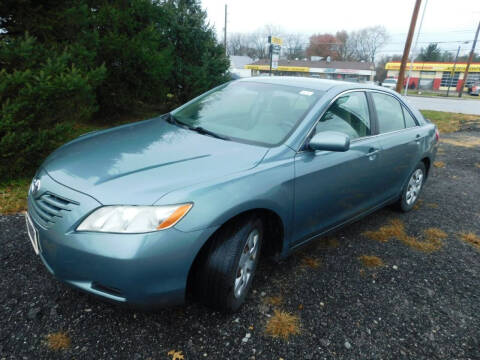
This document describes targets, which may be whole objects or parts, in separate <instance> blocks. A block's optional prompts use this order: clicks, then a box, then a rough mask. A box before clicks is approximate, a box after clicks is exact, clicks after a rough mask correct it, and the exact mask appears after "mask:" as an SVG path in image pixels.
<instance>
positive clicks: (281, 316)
mask: <svg viewBox="0 0 480 360" xmlns="http://www.w3.org/2000/svg"><path fill="white" fill-rule="evenodd" d="M265 332H266V333H267V334H268V335H270V336H272V337H280V338H282V339H284V340H287V339H288V338H289V337H290V336H292V335H298V334H300V318H299V317H298V316H297V315H293V314H291V313H288V312H285V311H281V310H274V314H273V316H272V317H271V318H270V319H269V320H268V322H267V326H266V328H265Z"/></svg>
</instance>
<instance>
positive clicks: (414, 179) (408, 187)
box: [397, 162, 427, 212]
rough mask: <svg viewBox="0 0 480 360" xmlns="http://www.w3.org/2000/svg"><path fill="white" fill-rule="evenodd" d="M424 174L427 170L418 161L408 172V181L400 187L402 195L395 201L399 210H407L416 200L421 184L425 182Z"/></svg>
mask: <svg viewBox="0 0 480 360" xmlns="http://www.w3.org/2000/svg"><path fill="white" fill-rule="evenodd" d="M426 175H427V171H426V169H425V164H424V163H423V162H419V163H418V165H417V166H416V167H415V169H413V171H412V172H411V173H410V176H409V177H408V181H407V183H406V184H405V186H404V188H403V189H402V195H401V197H400V199H399V200H398V203H397V207H398V209H399V210H401V211H403V212H409V211H410V210H412V209H413V207H414V206H415V203H416V202H417V201H418V197H419V196H420V192H421V190H422V188H423V184H424V183H425V176H426Z"/></svg>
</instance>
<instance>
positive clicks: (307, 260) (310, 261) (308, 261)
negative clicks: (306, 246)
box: [302, 256, 320, 269]
mask: <svg viewBox="0 0 480 360" xmlns="http://www.w3.org/2000/svg"><path fill="white" fill-rule="evenodd" d="M302 265H303V266H305V267H309V268H311V269H317V268H319V267H320V260H318V259H316V258H314V257H311V256H305V257H304V258H302Z"/></svg>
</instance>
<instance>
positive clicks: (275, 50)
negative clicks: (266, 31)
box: [268, 35, 283, 76]
mask: <svg viewBox="0 0 480 360" xmlns="http://www.w3.org/2000/svg"><path fill="white" fill-rule="evenodd" d="M282 43H283V40H282V39H281V38H278V37H275V36H271V35H270V36H269V37H268V44H269V49H270V76H272V69H274V70H276V69H278V58H279V57H280V49H281V47H282Z"/></svg>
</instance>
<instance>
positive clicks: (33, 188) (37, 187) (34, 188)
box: [30, 178, 40, 194]
mask: <svg viewBox="0 0 480 360" xmlns="http://www.w3.org/2000/svg"><path fill="white" fill-rule="evenodd" d="M30 190H31V191H32V194H36V193H37V192H38V190H40V179H37V178H35V179H33V181H32V185H31V186H30Z"/></svg>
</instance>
